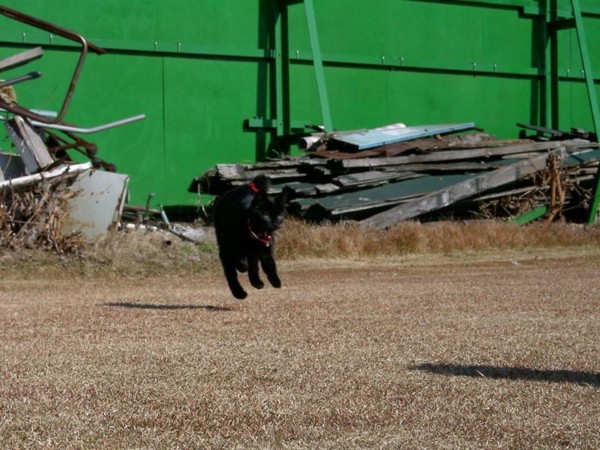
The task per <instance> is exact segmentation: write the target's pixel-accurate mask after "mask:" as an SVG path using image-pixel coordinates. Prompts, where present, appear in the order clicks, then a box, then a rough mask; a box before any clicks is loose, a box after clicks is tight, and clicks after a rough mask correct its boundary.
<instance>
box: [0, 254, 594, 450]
mask: <svg viewBox="0 0 600 450" xmlns="http://www.w3.org/2000/svg"><path fill="white" fill-rule="evenodd" d="M280 274H281V278H282V280H283V282H284V287H283V288H282V289H280V290H277V289H273V288H271V287H270V286H268V287H266V288H265V289H263V290H261V291H256V290H253V289H252V290H249V294H250V295H249V297H248V299H246V300H244V301H237V300H234V299H233V298H232V297H231V296H230V294H229V292H228V290H227V287H226V285H225V281H224V279H223V278H222V276H221V274H220V273H219V271H218V270H217V268H216V267H212V268H209V269H207V270H206V271H199V272H196V273H185V274H184V273H182V274H177V273H169V274H165V275H164V276H160V275H158V276H150V277H119V276H118V275H117V276H115V275H110V276H109V275H106V276H89V275H85V274H83V275H80V276H72V275H71V276H63V277H56V278H49V277H46V276H44V275H39V276H36V274H35V273H32V274H28V275H27V276H26V277H19V276H10V277H8V278H5V279H3V281H2V282H1V284H0V349H1V350H0V351H1V353H2V359H1V361H0V378H1V380H2V382H1V384H0V442H3V448H11V449H13V448H14V449H17V448H23V449H25V448H56V449H69V448H102V449H117V448H119V449H120V448H137V449H162V448H164V449H174V448H182V449H183V448H185V449H190V448H290V449H304V448H331V449H342V448H352V449H354V448H356V449H359V448H360V449H364V448H377V449H380V448H390V449H392V448H394V449H395V448H436V449H437V448H467V449H468V448H472V449H481V448H515V449H517V448H578V449H580V448H587V449H593V448H599V447H600V434H599V433H598V423H599V422H600V248H597V247H590V248H577V249H555V250H526V251H510V252H496V253H468V254H465V253H457V254H447V255H437V256H436V255H411V256H406V257H402V258H386V259H368V260H366V259H365V260H336V259H315V260H308V259H303V260H299V261H283V262H281V264H280ZM244 284H245V286H248V283H247V281H246V280H244ZM249 289H251V288H249Z"/></svg>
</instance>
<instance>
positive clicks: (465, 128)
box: [189, 123, 600, 228]
mask: <svg viewBox="0 0 600 450" xmlns="http://www.w3.org/2000/svg"><path fill="white" fill-rule="evenodd" d="M520 127H521V129H522V130H521V135H522V136H521V138H520V139H515V140H502V139H496V138H494V137H492V136H490V135H488V134H485V133H483V132H482V131H481V130H477V129H476V127H475V124H474V123H464V124H443V125H428V126H419V127H406V126H404V125H403V124H394V125H390V126H387V127H383V128H378V129H373V130H359V131H350V132H341V133H316V134H314V135H310V136H306V137H305V138H302V139H301V140H300V142H299V147H300V148H301V149H302V150H304V151H305V155H303V156H296V157H287V158H284V159H282V160H278V161H271V162H262V163H257V164H218V165H217V166H216V167H215V168H214V169H211V170H208V171H206V172H205V173H204V174H202V175H201V176H200V177H198V178H196V179H195V180H194V181H193V182H192V185H191V186H190V189H189V190H190V191H191V192H201V193H205V194H212V195H217V196H218V195H221V194H222V193H224V192H225V191H226V190H228V189H230V188H231V187H233V186H235V185H239V184H243V183H247V182H248V181H249V180H251V179H252V178H253V177H254V176H256V175H258V174H266V175H268V176H270V177H271V178H272V180H273V182H274V187H273V192H277V191H279V190H281V189H283V188H284V187H287V188H288V189H290V190H292V192H293V193H294V198H293V200H292V202H291V204H290V207H289V211H290V213H291V214H293V215H296V216H298V217H301V218H304V219H307V220H310V221H336V220H342V219H351V220H360V221H361V224H363V225H364V226H369V227H374V228H387V227H389V226H391V225H393V224H395V223H397V222H400V221H403V220H407V219H415V218H418V219H419V220H423V221H426V220H439V219H458V218H461V219H464V218H500V219H514V218H517V217H527V214H529V215H530V218H539V217H544V218H545V219H546V220H554V219H556V218H558V217H563V218H565V219H567V220H573V221H578V220H581V218H582V217H583V216H584V215H585V214H586V213H587V212H588V210H589V207H590V202H591V201H592V200H593V199H592V198H591V197H592V196H593V195H594V192H593V191H594V189H593V188H594V184H595V181H596V176H597V173H598V161H600V150H599V149H598V143H597V142H596V141H597V139H596V137H595V136H593V135H590V133H588V132H586V131H585V130H571V131H570V132H560V131H557V130H550V129H545V128H541V127H535V126H529V125H520ZM526 133H530V134H531V136H526Z"/></svg>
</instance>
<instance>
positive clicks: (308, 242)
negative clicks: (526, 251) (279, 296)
mask: <svg viewBox="0 0 600 450" xmlns="http://www.w3.org/2000/svg"><path fill="white" fill-rule="evenodd" d="M280 235H281V236H280V238H279V241H278V248H277V253H278V256H280V257H281V258H288V259H296V258H302V257H339V258H348V257H350V258H356V257H376V256H396V255H405V254H411V253H417V254H418V253H448V252H465V251H489V250H495V249H497V250H507V249H521V248H524V247H557V246H558V247H565V246H586V245H594V246H597V245H600V226H597V225H594V226H585V225H576V224H568V223H536V224H530V225H528V226H517V225H514V224H510V223H505V222H499V221H489V220H486V221H447V222H432V223H424V224H421V223H419V222H403V223H400V224H398V225H396V226H394V227H392V228H390V229H388V230H373V229H364V228H361V227H360V226H359V225H358V224H357V223H355V222H342V223H338V224H330V225H327V226H319V225H311V224H307V223H305V222H301V221H298V220H293V219H292V220H288V221H287V222H286V224H285V226H284V228H283V229H282V230H281V232H280Z"/></svg>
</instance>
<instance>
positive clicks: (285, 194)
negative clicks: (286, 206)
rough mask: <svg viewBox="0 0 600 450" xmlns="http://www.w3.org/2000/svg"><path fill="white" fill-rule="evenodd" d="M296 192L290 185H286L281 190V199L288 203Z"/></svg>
mask: <svg viewBox="0 0 600 450" xmlns="http://www.w3.org/2000/svg"><path fill="white" fill-rule="evenodd" d="M293 193H294V191H293V190H292V188H290V187H288V186H284V187H283V189H282V190H281V196H280V199H281V201H282V202H283V203H287V201H288V200H289V199H290V198H292V194H293Z"/></svg>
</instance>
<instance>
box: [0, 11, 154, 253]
mask: <svg viewBox="0 0 600 450" xmlns="http://www.w3.org/2000/svg"><path fill="white" fill-rule="evenodd" d="M0 14H2V15H3V16H6V17H8V18H10V19H12V20H17V21H19V22H23V23H25V24H27V25H31V26H34V27H37V28H40V29H43V30H45V31H48V32H50V33H53V34H54V35H57V36H61V37H63V38H65V39H68V40H71V41H75V42H77V43H78V44H79V45H81V51H80V55H79V59H78V62H77V65H76V69H75V72H74V74H73V77H72V79H71V82H70V84H69V87H68V90H67V93H66V94H65V99H64V101H63V104H62V107H61V109H60V111H59V112H58V113H53V112H48V111H38V110H33V109H29V108H26V107H24V106H22V105H20V104H19V103H18V98H17V92H16V90H15V88H14V86H15V85H16V84H18V83H22V82H26V81H29V80H32V79H35V78H39V77H40V76H41V73H40V72H29V73H27V74H25V75H20V76H17V77H14V78H11V79H8V80H6V81H0V120H2V121H4V125H5V127H6V135H7V138H8V141H10V145H9V148H6V149H1V148H0V249H18V248H21V247H26V248H51V249H54V250H55V251H58V252H70V251H75V250H76V249H77V248H78V246H79V244H80V242H81V241H82V240H83V237H91V236H95V235H97V234H100V233H103V232H106V231H107V230H109V229H111V228H114V227H115V226H116V225H117V223H118V221H119V218H120V215H121V212H122V209H123V206H124V202H125V197H126V190H127V184H128V180H129V177H128V176H127V175H123V174H118V173H114V171H115V170H116V168H115V167H114V166H113V165H112V164H109V163H106V162H105V161H103V160H101V159H100V158H98V156H97V148H96V145H94V144H93V143H90V142H87V141H86V140H84V139H83V138H81V137H80V136H79V135H80V134H85V133H92V132H96V131H101V130H104V129H107V128H112V127H115V126H119V125H123V124H126V123H130V122H132V121H136V120H140V119H142V118H143V117H144V116H143V115H139V116H135V117H132V118H129V119H124V120H120V121H117V122H112V123H109V124H106V125H101V126H98V127H94V128H80V127H76V126H73V125H70V124H68V123H66V122H64V120H63V118H64V116H65V114H66V112H67V109H68V106H69V103H70V100H71V97H72V95H73V91H74V89H75V87H76V85H77V79H78V77H79V74H80V72H81V69H82V66H83V63H84V61H85V57H86V55H87V52H88V50H92V51H94V52H96V53H98V54H102V53H104V50H102V49H101V48H99V47H97V46H95V45H93V44H91V43H89V42H87V41H86V40H85V39H84V38H83V37H82V36H80V35H78V34H76V33H74V32H72V31H69V30H65V29H64V28H61V27H58V26H56V25H53V24H50V23H48V22H45V21H43V20H40V19H36V18H34V17H31V16H27V15H25V14H22V13H20V12H18V11H14V10H12V9H9V8H6V7H4V6H0ZM42 56H43V50H42V48H41V47H35V48H32V49H29V50H26V51H23V52H21V53H18V54H15V55H13V56H11V57H9V58H6V59H3V60H0V74H1V73H2V72H5V71H9V70H13V69H17V68H20V67H22V66H24V65H26V64H29V63H31V62H33V61H35V60H37V59H39V58H41V57H42ZM69 152H77V153H79V154H82V155H84V157H85V158H84V159H87V160H88V161H87V162H84V163H78V162H76V161H75V160H74V159H73V158H71V156H70V154H69ZM101 169H103V170H101Z"/></svg>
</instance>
